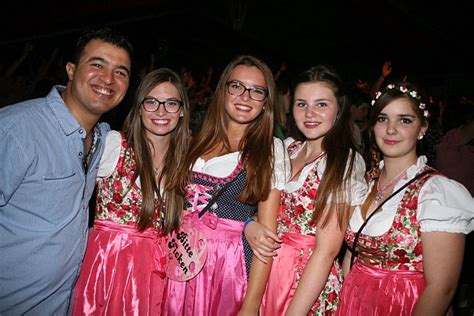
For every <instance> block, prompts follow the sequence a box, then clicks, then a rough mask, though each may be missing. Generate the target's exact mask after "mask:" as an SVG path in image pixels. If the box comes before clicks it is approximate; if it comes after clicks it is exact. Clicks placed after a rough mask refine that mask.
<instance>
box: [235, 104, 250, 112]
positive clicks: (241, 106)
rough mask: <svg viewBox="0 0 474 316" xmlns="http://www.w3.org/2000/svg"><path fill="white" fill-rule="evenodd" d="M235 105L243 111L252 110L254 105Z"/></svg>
mask: <svg viewBox="0 0 474 316" xmlns="http://www.w3.org/2000/svg"><path fill="white" fill-rule="evenodd" d="M235 107H236V108H237V109H238V110H241V111H250V110H252V107H250V106H247V105H236V106H235Z"/></svg>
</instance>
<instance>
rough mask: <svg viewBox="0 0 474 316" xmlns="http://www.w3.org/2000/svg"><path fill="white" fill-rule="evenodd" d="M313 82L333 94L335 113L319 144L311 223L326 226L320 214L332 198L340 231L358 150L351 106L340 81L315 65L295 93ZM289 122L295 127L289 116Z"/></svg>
mask: <svg viewBox="0 0 474 316" xmlns="http://www.w3.org/2000/svg"><path fill="white" fill-rule="evenodd" d="M316 82H321V83H324V84H325V85H327V86H328V87H329V88H330V89H331V90H332V91H333V93H334V95H335V97H336V100H337V107H338V111H337V114H336V121H335V122H334V125H333V127H332V128H331V129H330V130H329V132H328V133H327V134H326V135H325V136H324V139H323V141H322V149H323V151H324V152H326V169H325V170H324V174H323V176H322V177H321V183H320V185H319V188H318V195H317V198H316V201H315V202H314V203H315V207H314V210H315V211H314V213H313V217H312V221H313V222H315V223H319V222H320V221H321V220H322V223H321V226H322V227H324V226H326V225H327V223H328V220H329V216H327V214H325V213H324V212H323V210H324V209H325V208H326V206H327V205H328V199H329V197H331V202H330V204H331V206H332V207H334V208H335V209H336V212H337V221H338V224H339V227H343V225H344V224H345V223H347V221H348V218H349V212H348V209H349V206H348V202H349V201H350V199H351V197H350V187H351V183H350V180H351V173H352V169H353V166H354V161H355V156H356V153H357V147H356V146H355V144H354V140H353V137H352V134H351V133H350V131H351V126H350V103H349V102H348V99H347V95H346V92H345V89H344V84H343V81H342V79H341V78H340V77H339V75H338V73H337V72H336V71H335V70H334V69H332V67H330V66H326V65H318V66H315V67H312V68H310V69H308V70H305V71H303V72H302V73H300V74H299V75H298V76H297V77H296V79H295V83H294V87H295V89H294V91H295V90H296V87H297V86H298V85H300V84H304V83H316ZM291 122H292V123H291V124H295V123H294V117H293V116H292V115H291ZM292 130H294V129H292ZM293 136H294V137H295V138H296V139H299V140H305V137H304V135H302V134H301V133H298V134H296V135H293ZM348 161H349V164H348V163H347V162H348Z"/></svg>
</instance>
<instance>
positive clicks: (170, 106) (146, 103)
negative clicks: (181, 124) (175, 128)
mask: <svg viewBox="0 0 474 316" xmlns="http://www.w3.org/2000/svg"><path fill="white" fill-rule="evenodd" d="M162 104H163V106H164V107H165V111H166V112H168V113H177V112H178V111H179V109H180V108H181V106H183V101H180V100H175V99H170V100H165V101H160V100H158V99H156V98H153V97H146V98H145V99H143V101H142V105H143V109H144V110H145V111H147V112H156V111H158V109H159V108H160V105H162Z"/></svg>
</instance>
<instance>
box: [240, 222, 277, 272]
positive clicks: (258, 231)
mask: <svg viewBox="0 0 474 316" xmlns="http://www.w3.org/2000/svg"><path fill="white" fill-rule="evenodd" d="M244 234H245V238H246V239H247V241H248V243H249V245H250V248H252V251H253V254H254V255H255V257H256V258H257V259H258V260H260V261H262V262H264V263H267V262H268V261H267V259H266V258H267V257H274V256H276V255H277V253H276V250H277V249H279V248H280V247H281V245H280V243H281V240H280V238H278V235H277V234H275V233H274V232H272V231H271V230H270V229H268V228H267V227H265V226H263V225H262V224H260V223H259V222H257V221H253V222H250V223H249V224H247V226H246V227H245V231H244Z"/></svg>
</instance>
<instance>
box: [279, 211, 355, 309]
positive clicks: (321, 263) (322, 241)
mask: <svg viewBox="0 0 474 316" xmlns="http://www.w3.org/2000/svg"><path fill="white" fill-rule="evenodd" d="M325 213H326V216H329V221H328V223H327V225H326V227H324V228H318V230H317V233H316V249H315V251H314V252H313V254H312V255H311V258H309V260H308V263H307V264H306V267H305V268H304V271H303V276H302V277H301V280H300V282H299V284H298V287H297V288H296V292H295V296H294V297H293V300H292V301H291V303H290V306H289V307H288V310H287V311H286V315H288V316H290V315H291V316H294V315H295V316H296V315H307V313H308V312H309V310H310V309H311V307H312V306H313V304H314V302H315V301H316V299H317V298H318V297H319V295H320V293H321V290H322V289H323V288H324V286H325V284H326V282H327V280H328V276H329V271H330V270H331V266H332V264H333V262H334V259H335V258H336V256H337V255H338V254H339V250H340V249H341V245H342V241H343V239H344V232H345V230H346V226H347V225H344V227H342V228H341V227H339V225H338V223H337V213H336V211H335V209H329V210H326V211H325ZM322 221H323V219H322V220H321V222H322Z"/></svg>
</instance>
